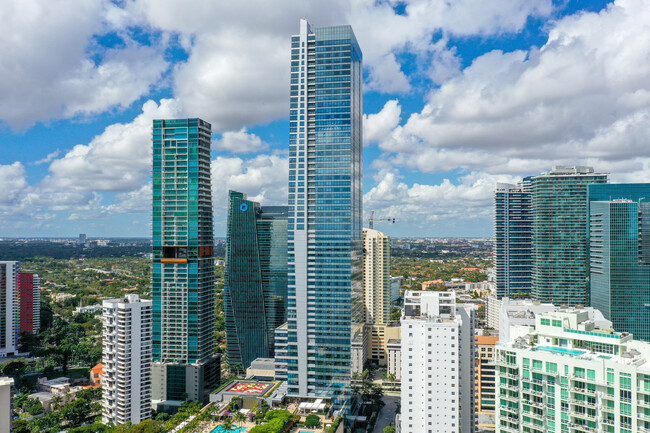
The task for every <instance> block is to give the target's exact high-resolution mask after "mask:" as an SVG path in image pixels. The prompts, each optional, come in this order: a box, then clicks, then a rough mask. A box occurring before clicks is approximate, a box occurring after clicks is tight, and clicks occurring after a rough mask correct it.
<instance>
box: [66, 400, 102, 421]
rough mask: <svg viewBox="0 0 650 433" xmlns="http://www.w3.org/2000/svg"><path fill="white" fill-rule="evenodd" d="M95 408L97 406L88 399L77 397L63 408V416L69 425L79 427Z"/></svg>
mask: <svg viewBox="0 0 650 433" xmlns="http://www.w3.org/2000/svg"><path fill="white" fill-rule="evenodd" d="M93 409H96V408H95V407H93V406H92V405H91V404H90V402H89V401H88V400H86V399H85V398H77V399H75V400H73V401H71V402H70V403H66V404H65V405H64V406H63V407H62V408H61V417H63V419H64V420H65V421H66V422H67V423H68V424H67V425H68V427H79V426H80V425H82V424H83V423H84V422H85V421H86V419H87V418H88V416H89V415H90V414H92V413H93V412H94V410H93Z"/></svg>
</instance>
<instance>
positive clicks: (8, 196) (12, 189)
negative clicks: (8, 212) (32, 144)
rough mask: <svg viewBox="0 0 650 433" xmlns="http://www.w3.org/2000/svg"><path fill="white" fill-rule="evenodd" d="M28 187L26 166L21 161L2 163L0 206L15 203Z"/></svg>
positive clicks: (0, 170) (0, 168) (0, 172)
mask: <svg viewBox="0 0 650 433" xmlns="http://www.w3.org/2000/svg"><path fill="white" fill-rule="evenodd" d="M27 188H28V184H27V179H26V177H25V167H24V166H23V165H22V164H21V163H20V162H18V161H16V162H14V163H13V164H9V165H0V206H5V205H11V204H14V203H15V202H16V200H17V199H18V198H19V197H20V196H21V195H22V193H23V192H25V191H26V190H27Z"/></svg>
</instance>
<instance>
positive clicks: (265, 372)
mask: <svg viewBox="0 0 650 433" xmlns="http://www.w3.org/2000/svg"><path fill="white" fill-rule="evenodd" d="M246 379H254V380H267V381H268V380H275V359H274V358H257V359H255V360H253V362H251V365H250V367H248V368H247V369H246Z"/></svg>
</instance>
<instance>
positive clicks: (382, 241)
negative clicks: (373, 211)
mask: <svg viewBox="0 0 650 433" xmlns="http://www.w3.org/2000/svg"><path fill="white" fill-rule="evenodd" d="M363 300H364V313H365V324H366V326H365V332H367V333H368V332H369V333H370V335H369V337H368V338H367V339H368V340H369V342H370V344H369V346H370V347H369V350H368V351H367V357H368V359H370V360H371V361H373V363H375V364H377V365H386V362H387V361H388V346H387V340H388V338H387V334H390V331H388V332H387V331H386V328H387V327H388V324H389V322H390V303H391V277H390V236H386V235H385V234H383V233H382V232H380V231H377V230H374V229H367V228H364V229H363ZM364 364H365V360H364V362H362V363H361V370H362V371H363V366H364Z"/></svg>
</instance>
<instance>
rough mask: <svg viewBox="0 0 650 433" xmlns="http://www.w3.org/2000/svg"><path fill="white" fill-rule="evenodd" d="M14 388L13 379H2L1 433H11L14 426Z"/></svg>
mask: <svg viewBox="0 0 650 433" xmlns="http://www.w3.org/2000/svg"><path fill="white" fill-rule="evenodd" d="M13 387H14V380H13V379H12V378H11V377H0V432H2V433H4V432H7V433H8V432H11V431H12V424H13Z"/></svg>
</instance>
